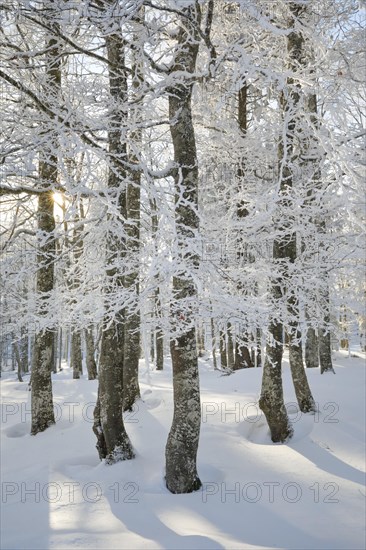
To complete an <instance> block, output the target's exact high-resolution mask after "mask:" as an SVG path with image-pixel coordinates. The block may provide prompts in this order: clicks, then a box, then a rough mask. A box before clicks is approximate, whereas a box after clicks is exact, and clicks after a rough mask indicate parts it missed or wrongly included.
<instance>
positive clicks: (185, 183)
mask: <svg viewBox="0 0 366 550" xmlns="http://www.w3.org/2000/svg"><path fill="white" fill-rule="evenodd" d="M181 11H182V14H183V15H182V16H181V20H180V27H179V31H178V33H177V49H176V52H175V59H174V64H173V66H172V70H171V77H172V78H174V73H175V72H177V76H176V79H177V80H176V83H175V85H174V87H173V88H171V89H170V90H169V118H170V120H171V121H174V122H172V123H171V126H170V132H171V136H172V141H173V147H174V160H175V162H176V165H177V166H178V167H179V168H178V170H176V174H175V178H174V179H175V189H176V205H175V216H176V231H177V237H178V255H179V259H180V264H182V263H183V262H187V263H188V264H190V266H191V269H193V266H195V267H197V265H198V261H199V259H198V255H197V254H194V253H192V252H190V251H189V246H187V243H189V240H190V239H192V237H195V235H196V232H197V230H198V227H199V221H198V216H197V208H198V167H197V151H196V142H195V135H194V127H193V121H192V108H191V101H192V86H193V84H192V80H190V81H189V82H188V81H187V78H186V77H185V76H181V75H182V72H183V73H184V74H185V75H187V74H191V75H192V74H193V73H194V71H195V65H196V59H197V54H198V44H199V36H198V32H197V26H198V25H199V24H200V17H201V11H200V6H199V4H198V3H195V4H190V5H189V6H187V7H182V8H181ZM178 79H180V81H178ZM182 192H183V196H184V199H185V200H184V201H182V200H181V199H180V197H181V196H182ZM173 292H174V294H175V299H176V300H177V301H178V302H179V300H185V299H187V298H190V299H191V300H197V289H196V288H195V285H194V280H193V279H192V278H191V277H190V276H189V275H188V274H187V273H185V274H184V275H180V276H179V277H178V276H175V277H174V278H173ZM181 330H183V333H182V334H179V335H178V336H177V337H176V338H174V339H173V340H171V342H170V351H171V356H172V366H173V391H174V416H173V423H172V426H171V429H170V432H169V436H168V441H167V444H166V449H165V459H166V477H165V479H166V486H167V488H168V489H169V491H170V492H172V493H190V492H192V491H195V490H198V489H199V488H200V487H201V481H200V479H199V477H198V474H197V465H196V461H197V450H198V442H199V433H200V423H201V404H200V389H199V374H198V359H197V348H196V331H195V329H194V327H192V328H189V329H188V330H187V329H186V328H183V329H181Z"/></svg>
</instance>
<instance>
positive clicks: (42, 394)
mask: <svg viewBox="0 0 366 550" xmlns="http://www.w3.org/2000/svg"><path fill="white" fill-rule="evenodd" d="M50 17H51V18H52V14H50ZM50 26H51V27H54V28H55V30H56V32H57V27H58V25H57V24H55V23H52V21H51V23H50ZM46 46H47V47H46V53H45V85H46V86H47V91H48V101H50V102H51V103H52V102H55V104H56V105H57V102H58V97H59V95H60V90H61V52H60V49H59V41H58V40H57V39H55V38H52V37H50V38H48V39H47V44H46ZM57 162H58V161H57V136H55V135H52V134H51V135H49V148H48V147H47V146H45V147H44V149H43V150H42V151H40V160H39V182H38V185H39V186H43V187H44V188H45V189H47V190H45V191H44V192H43V193H42V194H40V195H39V196H38V209H37V222H38V234H39V239H40V241H39V244H38V248H37V265H38V271H37V282H36V293H37V297H38V315H39V316H40V317H45V316H47V310H46V307H47V306H46V305H47V300H48V299H50V295H51V292H52V290H53V287H54V259H55V251H56V247H55V236H54V230H55V219H54V213H53V207H54V205H53V191H52V186H56V185H57ZM45 306H46V307H45ZM53 346H54V332H53V330H52V329H49V328H45V329H43V330H42V331H40V332H37V333H36V335H35V341H34V350H33V357H32V374H31V416H32V425H31V434H32V435H36V434H37V433H39V432H42V431H44V430H46V429H47V428H48V427H49V426H51V425H52V424H54V423H55V417H54V412H53V397H52V379H51V373H52V369H53Z"/></svg>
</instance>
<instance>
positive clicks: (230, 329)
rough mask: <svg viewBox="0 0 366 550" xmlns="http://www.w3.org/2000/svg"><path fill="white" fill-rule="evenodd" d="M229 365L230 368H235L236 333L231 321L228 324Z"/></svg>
mask: <svg viewBox="0 0 366 550" xmlns="http://www.w3.org/2000/svg"><path fill="white" fill-rule="evenodd" d="M227 366H228V368H229V369H230V370H234V369H235V357H234V334H233V327H232V325H231V323H228V325H227Z"/></svg>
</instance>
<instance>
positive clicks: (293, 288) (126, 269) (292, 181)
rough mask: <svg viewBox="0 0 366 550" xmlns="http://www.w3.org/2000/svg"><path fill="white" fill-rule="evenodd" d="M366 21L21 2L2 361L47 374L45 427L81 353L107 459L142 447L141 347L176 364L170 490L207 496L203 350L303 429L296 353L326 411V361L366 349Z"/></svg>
mask: <svg viewBox="0 0 366 550" xmlns="http://www.w3.org/2000/svg"><path fill="white" fill-rule="evenodd" d="M364 18H365V4H364V2H361V1H356V0H342V1H340V0H299V1H288V0H274V1H268V0H240V1H236V2H228V1H224V0H152V1H150V0H124V1H121V0H85V1H83V0H53V1H51V0H43V1H37V0H34V1H33V0H29V1H23V2H18V1H15V0H14V1H12V0H6V1H5V2H2V5H1V29H0V30H1V35H0V48H1V66H0V83H1V95H0V104H1V138H0V140H1V141H0V155H1V164H0V175H1V178H0V200H1V227H0V229H1V302H0V307H1V335H0V360H1V369H2V371H9V370H11V369H13V370H16V371H17V375H18V378H19V381H22V380H23V378H24V377H27V376H28V378H27V381H28V380H30V392H31V427H30V431H31V434H32V435H36V434H38V433H40V432H43V431H45V430H46V429H47V428H49V427H50V426H52V425H53V424H54V423H55V415H54V409H53V394H52V374H55V373H58V372H59V371H60V369H61V367H62V365H63V364H65V363H67V364H69V366H70V367H71V369H72V373H73V378H74V379H75V380H74V382H73V383H74V384H78V383H79V382H80V381H78V379H80V378H81V377H84V378H85V377H87V378H88V379H89V380H94V379H98V396H97V400H96V405H95V409H94V413H93V425H92V427H93V431H94V434H95V436H94V439H95V443H96V446H97V452H98V454H99V458H100V459H101V460H104V461H105V463H106V464H115V463H117V462H119V461H124V460H129V459H134V457H135V450H134V442H133V440H132V438H130V437H129V435H128V434H127V431H128V430H127V431H126V428H125V425H124V422H123V414H122V412H123V411H124V412H126V411H132V410H133V407H134V405H135V403H136V402H138V400H139V399H140V387H139V361H140V358H141V359H142V361H141V364H143V365H144V366H146V368H147V370H149V369H153V368H154V369H157V370H164V369H165V366H166V362H167V361H170V360H171V364H172V373H173V374H172V384H173V388H174V416H173V422H172V425H171V429H170V432H169V435H168V439H167V443H166V450H165V481H164V483H166V487H167V488H168V490H169V491H170V492H171V493H190V492H193V491H195V490H198V489H199V488H200V487H201V480H200V478H199V473H198V472H197V468H196V456H197V450H198V445H199V434H200V422H201V406H200V386H199V368H198V358H199V357H202V356H205V355H206V356H207V357H209V358H210V360H211V361H212V362H213V367H214V369H217V370H218V371H221V373H225V374H228V375H229V374H232V373H234V371H238V370H239V369H248V368H252V367H254V368H261V372H262V374H261V377H262V385H261V387H258V394H259V393H260V398H259V407H260V409H261V410H262V411H263V414H264V415H265V418H266V421H267V423H268V427H269V430H270V434H271V439H272V441H273V442H280V443H284V442H287V441H290V440H291V437H292V436H293V434H294V431H295V432H296V426H295V428H294V426H293V425H292V424H291V421H290V419H289V415H288V413H287V410H286V407H285V404H284V396H283V386H282V361H283V354H284V351H285V350H286V352H287V351H288V354H289V363H290V369H291V375H292V379H293V384H294V390H295V394H296V399H297V403H298V407H299V410H300V411H301V412H302V413H313V414H314V413H315V412H316V403H315V400H314V397H313V395H312V390H311V387H310V384H309V383H308V380H307V372H309V369H311V368H319V369H320V372H321V373H322V374H324V376H325V377H328V378H329V379H330V378H331V377H332V376H333V372H334V368H333V364H332V350H335V349H339V348H341V349H350V345H351V342H356V343H357V346H358V349H359V350H360V351H365V346H366V343H365V333H366V317H365V305H364V304H365V302H364V299H365V290H366V287H365V282H364V259H365V239H364V222H365V199H364V177H365V153H364V147H365V137H366V130H365V97H366V96H365V56H364V46H365V41H364V38H365V34H364V32H365V31H364ZM144 368H145V367H144ZM239 391H240V389H239ZM90 429H91V427H90ZM36 439H37V438H36ZM217 444H218V445H219V444H220V443H219V442H218V443H217ZM93 450H94V449H93ZM94 452H95V453H96V451H94Z"/></svg>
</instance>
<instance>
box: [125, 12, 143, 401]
mask: <svg viewBox="0 0 366 550" xmlns="http://www.w3.org/2000/svg"><path fill="white" fill-rule="evenodd" d="M143 18H144V14H143V8H141V9H140V12H139V15H138V18H137V19H136V20H135V24H136V25H138V26H141V23H142V21H143ZM134 42H135V44H138V43H139V36H138V35H134ZM131 56H132V86H131V88H132V98H133V100H134V101H135V102H136V103H137V109H135V111H133V110H132V111H131V118H132V119H133V120H134V121H135V122H136V123H138V121H139V120H140V119H141V117H140V114H139V113H140V110H141V101H142V99H141V97H142V96H141V94H142V92H143V90H142V86H143V68H142V66H141V63H142V54H141V52H139V51H138V50H137V49H136V48H133V49H131ZM130 140H131V143H132V147H131V152H130V158H129V162H130V163H131V164H132V165H135V166H136V169H135V170H134V169H132V170H131V172H130V179H131V183H129V184H128V186H127V198H126V209H127V215H126V233H127V240H126V248H127V256H130V258H131V264H132V265H133V268H132V271H130V272H129V273H128V274H127V275H126V277H125V286H126V288H128V289H130V290H131V291H132V293H133V294H135V296H134V300H133V301H134V304H135V306H134V308H132V309H131V308H129V309H128V308H127V309H126V312H125V337H124V363H123V410H124V411H131V410H132V407H133V405H134V403H135V402H136V400H137V399H139V398H140V387H139V380H138V378H139V376H138V375H139V359H140V310H139V303H138V299H139V267H140V258H139V252H140V188H141V169H140V168H139V167H138V164H139V159H138V158H137V156H136V153H135V152H134V151H135V150H140V149H141V143H142V141H141V140H142V135H141V130H140V129H139V128H137V129H134V131H133V132H132V134H131V136H130ZM130 269H131V268H130Z"/></svg>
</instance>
